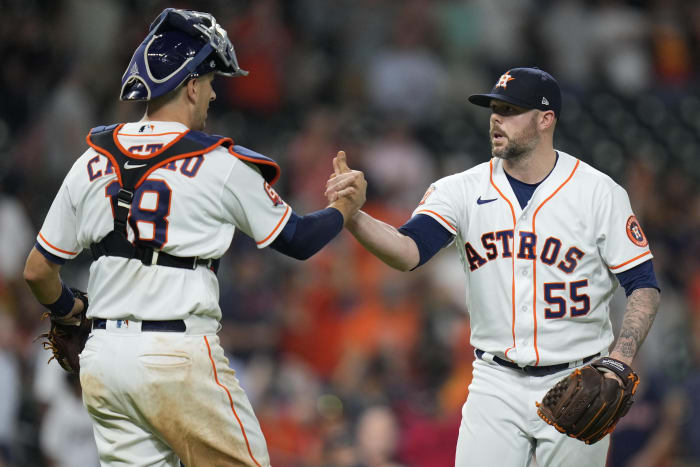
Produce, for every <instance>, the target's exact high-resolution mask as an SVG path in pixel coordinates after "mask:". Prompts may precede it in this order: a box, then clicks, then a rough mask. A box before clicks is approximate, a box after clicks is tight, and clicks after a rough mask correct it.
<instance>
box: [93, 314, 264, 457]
mask: <svg viewBox="0 0 700 467" xmlns="http://www.w3.org/2000/svg"><path fill="white" fill-rule="evenodd" d="M114 323H115V321H107V329H104V330H102V329H99V330H93V332H92V335H91V337H90V338H89V339H88V341H87V344H86V346H85V349H84V350H83V352H82V354H81V355H80V366H81V371H80V382H81V384H82V387H83V403H84V404H85V407H87V410H88V412H89V414H90V416H91V417H92V420H93V427H94V432H95V439H96V441H97V449H98V451H99V455H100V462H101V465H103V466H146V465H148V466H164V467H165V466H169V467H170V466H171V467H178V466H179V465H180V463H179V462H180V460H182V462H183V463H184V464H185V466H187V467H196V466H207V467H213V466H224V465H225V466H231V465H240V466H254V467H262V466H268V465H270V460H269V457H268V453H267V445H266V443H265V438H264V437H263V434H262V431H261V429H260V425H259V423H258V420H257V418H256V417H255V414H254V413H253V409H252V407H251V405H250V402H249V401H248V397H247V396H246V394H245V392H244V391H243V389H242V388H241V387H240V385H239V383H238V380H237V378H236V376H235V372H234V371H233V370H232V369H231V368H229V366H228V359H227V358H226V357H225V356H224V351H223V349H222V348H221V346H220V345H219V338H218V337H217V336H216V330H215V329H214V330H213V332H211V333H192V332H191V330H190V329H189V324H188V331H187V332H184V333H183V332H141V329H140V322H133V321H129V322H128V325H127V326H124V322H123V321H122V322H121V323H120V327H119V328H117V327H116V326H115V324H114Z"/></svg>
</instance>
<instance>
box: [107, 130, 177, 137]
mask: <svg viewBox="0 0 700 467" xmlns="http://www.w3.org/2000/svg"><path fill="white" fill-rule="evenodd" d="M182 133H186V132H183V131H169V132H167V133H141V134H138V135H132V134H131V133H119V134H118V136H165V135H181V134H182Z"/></svg>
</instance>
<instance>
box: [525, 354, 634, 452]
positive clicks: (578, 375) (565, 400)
mask: <svg viewBox="0 0 700 467" xmlns="http://www.w3.org/2000/svg"><path fill="white" fill-rule="evenodd" d="M605 370H608V371H611V372H613V373H615V374H616V375H617V376H619V377H620V379H621V380H622V385H620V383H619V382H618V381H617V380H616V379H611V378H606V377H605V374H604V371H605ZM637 384H639V378H638V377H637V375H636V373H635V372H634V371H632V368H630V367H629V366H628V365H626V364H625V363H623V362H621V361H619V360H615V359H614V358H609V357H605V358H600V359H598V360H596V361H594V362H592V363H591V364H589V365H586V366H584V367H583V368H580V369H576V370H574V371H573V373H571V374H570V375H569V376H567V377H566V378H564V379H562V380H561V381H559V382H558V383H557V384H556V385H555V386H554V387H553V388H552V389H550V390H549V391H548V392H547V394H545V396H544V399H543V400H542V402H541V403H539V402H537V403H536V405H537V414H538V415H539V416H540V418H542V420H544V421H545V422H547V423H549V424H550V425H552V426H554V428H556V429H557V430H559V431H560V432H562V433H566V434H567V435H569V436H571V437H572V438H576V439H579V440H581V441H584V442H585V443H586V444H593V443H595V442H597V441H600V440H601V439H602V438H603V437H604V436H605V435H607V434H608V433H611V432H612V431H613V429H614V428H615V425H616V424H617V422H618V421H619V420H620V419H621V418H622V417H623V416H624V415H625V414H626V413H627V411H628V410H629V408H630V406H631V405H632V402H634V398H633V395H634V393H635V391H636V390H637Z"/></svg>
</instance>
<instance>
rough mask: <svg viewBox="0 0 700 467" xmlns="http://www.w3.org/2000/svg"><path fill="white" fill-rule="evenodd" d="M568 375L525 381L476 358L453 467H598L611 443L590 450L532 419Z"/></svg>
mask: <svg viewBox="0 0 700 467" xmlns="http://www.w3.org/2000/svg"><path fill="white" fill-rule="evenodd" d="M571 371H573V369H565V370H562V371H560V372H557V373H554V374H551V375H547V376H528V375H525V374H524V373H522V372H520V371H518V370H514V369H511V368H507V367H503V366H500V365H499V364H497V363H492V362H488V361H484V360H481V359H479V358H476V359H475V360H474V374H473V378H472V383H471V384H470V385H469V395H468V397H467V401H466V403H465V404H464V406H463V407H462V423H461V425H460V428H459V439H458V441H457V455H456V459H455V466H456V467H484V466H499V467H527V466H529V465H531V464H530V462H531V461H532V459H533V456H534V457H536V459H537V463H536V464H533V465H537V466H538V467H558V466H564V465H565V466H567V467H589V466H590V467H603V466H604V465H605V460H606V457H607V453H608V446H609V444H610V437H609V436H606V437H605V438H603V439H602V440H600V441H598V442H597V443H595V444H593V445H587V444H585V443H583V442H581V441H579V440H577V439H574V438H570V437H568V436H566V435H564V434H562V433H559V432H558V431H557V430H556V429H555V428H554V427H553V426H551V425H549V424H547V423H545V422H544V421H543V420H542V419H540V417H539V416H538V415H537V408H536V406H535V402H541V401H542V398H543V397H544V395H545V393H546V392H547V391H548V390H549V389H550V388H552V387H553V386H554V385H555V384H556V383H557V382H558V381H559V380H560V379H562V378H564V377H565V376H567V375H568V374H569V373H570V372H571Z"/></svg>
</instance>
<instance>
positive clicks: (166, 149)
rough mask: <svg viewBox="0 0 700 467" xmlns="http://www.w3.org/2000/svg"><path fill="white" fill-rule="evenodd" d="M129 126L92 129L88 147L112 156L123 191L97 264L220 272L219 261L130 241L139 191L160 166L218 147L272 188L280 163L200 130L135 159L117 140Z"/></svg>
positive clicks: (98, 247) (97, 247)
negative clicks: (117, 261)
mask: <svg viewBox="0 0 700 467" xmlns="http://www.w3.org/2000/svg"><path fill="white" fill-rule="evenodd" d="M123 126H124V124H123V123H122V124H114V125H109V126H99V127H96V128H93V129H92V130H90V133H89V134H88V135H87V143H88V144H89V145H90V146H91V147H92V148H93V149H94V150H95V151H97V152H99V153H100V154H102V155H103V156H105V157H107V159H109V161H110V162H111V163H112V166H113V167H114V171H115V173H116V174H117V180H118V181H119V185H120V190H119V193H118V194H117V200H116V201H117V202H116V206H115V209H114V229H113V230H112V231H111V232H110V233H108V234H107V235H106V236H105V237H104V238H103V239H102V240H100V241H99V242H96V243H93V244H92V245H90V251H91V252H92V258H93V261H95V260H97V259H98V258H99V257H101V256H120V257H123V258H129V259H138V260H140V261H141V262H142V263H143V264H145V265H148V266H150V265H155V264H157V265H160V266H168V267H176V268H184V269H195V268H196V267H197V265H200V264H202V265H205V266H206V267H209V268H211V269H212V270H213V271H214V272H216V271H217V270H218V267H219V260H218V259H212V258H206V259H205V258H199V257H179V256H173V255H170V254H168V253H163V252H160V251H158V250H154V249H153V248H151V247H150V246H145V245H139V244H138V241H137V240H135V241H134V243H133V244H132V243H131V242H130V241H129V240H128V239H127V233H126V223H127V219H128V217H129V212H130V211H131V203H132V201H133V199H134V192H135V191H136V190H137V189H138V188H139V186H141V184H142V183H143V182H144V180H146V179H147V178H148V176H149V175H150V174H151V173H153V171H155V170H156V169H158V168H159V167H163V166H164V165H166V164H169V163H170V162H172V161H176V160H179V159H187V158H189V157H194V156H199V155H201V154H204V153H207V152H209V151H212V150H213V149H215V148H216V147H217V146H223V147H226V148H228V151H229V153H231V155H232V156H235V157H237V158H239V159H241V160H243V161H245V162H248V163H252V164H255V165H256V166H257V167H258V168H259V169H260V172H261V174H262V176H263V178H264V179H265V181H266V182H268V183H269V184H271V185H272V184H273V183H275V182H276V181H277V179H278V178H279V174H280V169H279V166H278V165H277V163H275V161H273V160H272V159H269V158H267V157H265V156H263V155H261V154H258V153H256V152H254V151H251V150H249V149H247V148H244V147H243V146H234V144H233V140H232V139H231V138H225V137H223V136H217V135H208V134H206V133H202V132H199V131H186V132H184V133H183V134H182V135H180V136H178V137H177V138H175V139H174V140H173V141H172V142H170V143H169V144H167V145H165V146H163V147H162V148H161V149H159V150H158V151H156V152H154V153H152V154H147V155H141V154H133V153H130V152H128V151H127V150H126V149H124V148H123V147H122V146H121V144H119V142H118V140H117V134H118V133H119V130H120V129H121V128H122V127H123Z"/></svg>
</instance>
